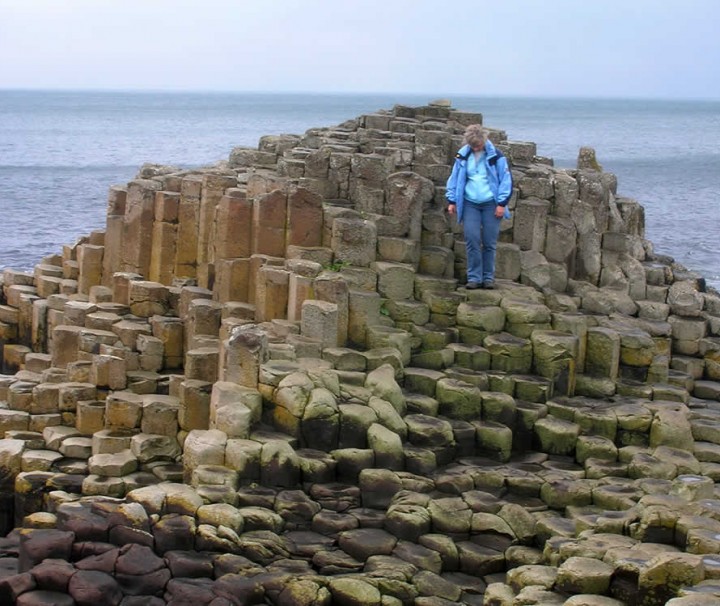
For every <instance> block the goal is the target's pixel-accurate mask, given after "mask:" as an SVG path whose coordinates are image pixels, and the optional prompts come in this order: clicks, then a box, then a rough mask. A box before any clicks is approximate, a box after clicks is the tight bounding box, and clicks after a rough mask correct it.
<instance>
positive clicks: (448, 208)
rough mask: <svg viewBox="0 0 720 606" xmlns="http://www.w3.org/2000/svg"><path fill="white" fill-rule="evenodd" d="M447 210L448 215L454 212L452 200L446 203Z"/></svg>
mask: <svg viewBox="0 0 720 606" xmlns="http://www.w3.org/2000/svg"><path fill="white" fill-rule="evenodd" d="M447 211H448V215H454V214H455V212H456V208H455V205H454V204H453V203H452V202H451V203H450V204H448V205H447Z"/></svg>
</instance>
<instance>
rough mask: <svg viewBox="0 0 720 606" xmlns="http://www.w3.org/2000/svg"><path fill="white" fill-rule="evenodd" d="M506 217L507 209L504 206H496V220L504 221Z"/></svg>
mask: <svg viewBox="0 0 720 606" xmlns="http://www.w3.org/2000/svg"><path fill="white" fill-rule="evenodd" d="M504 215H505V207H504V206H496V207H495V218H496V219H502V218H503V216H504Z"/></svg>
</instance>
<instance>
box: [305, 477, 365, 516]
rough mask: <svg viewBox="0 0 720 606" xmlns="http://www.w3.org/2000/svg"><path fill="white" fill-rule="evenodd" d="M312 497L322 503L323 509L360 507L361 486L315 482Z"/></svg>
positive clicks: (340, 510)
mask: <svg viewBox="0 0 720 606" xmlns="http://www.w3.org/2000/svg"><path fill="white" fill-rule="evenodd" d="M310 497H311V498H313V499H314V500H315V501H317V502H318V503H320V505H321V506H322V508H323V509H329V510H331V511H336V512H340V513H342V512H344V511H347V510H348V509H351V508H353V507H360V499H361V494H360V488H359V487H358V486H355V485H352V484H340V483H337V482H331V483H330V484H313V485H312V486H311V487H310Z"/></svg>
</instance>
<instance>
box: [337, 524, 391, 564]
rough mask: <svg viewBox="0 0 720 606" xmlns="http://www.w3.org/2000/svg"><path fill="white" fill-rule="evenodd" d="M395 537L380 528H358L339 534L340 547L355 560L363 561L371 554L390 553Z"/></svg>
mask: <svg viewBox="0 0 720 606" xmlns="http://www.w3.org/2000/svg"><path fill="white" fill-rule="evenodd" d="M397 541H398V539H397V537H396V536H394V535H392V534H390V533H389V532H387V531H386V530H382V529H380V528H358V529H357V530H347V531H345V532H343V533H341V534H340V536H339V538H338V544H339V545H340V548H341V549H342V550H343V551H344V552H346V553H348V554H350V555H351V556H352V557H353V558H355V559H356V560H359V561H361V562H364V561H365V560H367V559H368V558H369V557H370V556H373V555H390V554H391V553H392V551H393V549H395V545H396V544H397Z"/></svg>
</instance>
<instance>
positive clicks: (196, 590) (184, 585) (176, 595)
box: [164, 579, 215, 606]
mask: <svg viewBox="0 0 720 606" xmlns="http://www.w3.org/2000/svg"><path fill="white" fill-rule="evenodd" d="M213 584H214V583H213V581H212V580H211V579H171V580H170V582H169V583H168V584H167V588H166V590H165V596H164V597H165V601H166V602H167V603H168V604H175V605H176V606H181V604H188V605H190V604H192V605H193V606H206V605H207V604H209V603H210V602H211V601H212V600H213V599H215V594H214V593H213Z"/></svg>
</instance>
